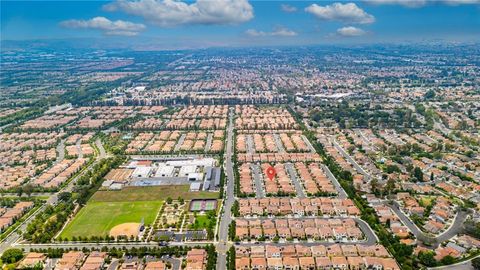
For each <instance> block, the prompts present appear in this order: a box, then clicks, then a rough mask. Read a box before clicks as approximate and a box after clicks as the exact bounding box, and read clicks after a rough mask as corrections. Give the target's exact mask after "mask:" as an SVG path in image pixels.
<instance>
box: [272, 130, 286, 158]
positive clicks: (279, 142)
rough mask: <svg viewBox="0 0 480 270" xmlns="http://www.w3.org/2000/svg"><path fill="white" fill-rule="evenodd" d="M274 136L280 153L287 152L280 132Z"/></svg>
mask: <svg viewBox="0 0 480 270" xmlns="http://www.w3.org/2000/svg"><path fill="white" fill-rule="evenodd" d="M273 138H274V139H275V145H276V146H277V149H278V152H279V153H285V152H286V151H285V147H283V143H282V140H281V139H280V135H278V133H274V134H273Z"/></svg>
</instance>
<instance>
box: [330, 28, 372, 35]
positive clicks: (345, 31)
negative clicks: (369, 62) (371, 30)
mask: <svg viewBox="0 0 480 270" xmlns="http://www.w3.org/2000/svg"><path fill="white" fill-rule="evenodd" d="M366 33H367V32H365V31H363V30H362V29H360V28H357V27H353V26H346V27H342V28H339V29H337V34H339V35H340V36H343V37H358V36H363V35H365V34H366Z"/></svg>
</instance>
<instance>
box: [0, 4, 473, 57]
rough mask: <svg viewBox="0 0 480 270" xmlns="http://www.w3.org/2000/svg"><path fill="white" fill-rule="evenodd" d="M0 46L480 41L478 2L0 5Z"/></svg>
mask: <svg viewBox="0 0 480 270" xmlns="http://www.w3.org/2000/svg"><path fill="white" fill-rule="evenodd" d="M0 3H1V7H0V8H1V18H0V22H1V28H0V29H1V32H0V38H1V40H2V41H3V40H34V39H35V40H37V39H78V38H82V39H92V40H94V39H95V40H102V41H104V42H110V41H111V42H119V41H121V42H123V43H131V44H143V45H144V46H148V45H149V44H151V43H154V44H157V45H158V44H160V45H161V46H165V47H179V48H180V47H212V46H255V45H311V44H337V43H340V44H344V43H346V44H349V43H352V44H353V43H359V44H360V43H362V44H363V43H405V42H407V43H408V42H437V41H446V42H479V41H480V0H362V1H273V0H270V1H252V0H193V1H181V0H114V1H51V2H47V1H18V0H15V1H13V0H12V1H4V0H1V2H0Z"/></svg>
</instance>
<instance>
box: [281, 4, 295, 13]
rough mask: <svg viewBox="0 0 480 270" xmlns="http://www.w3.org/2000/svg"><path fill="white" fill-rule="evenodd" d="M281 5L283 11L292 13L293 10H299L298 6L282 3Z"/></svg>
mask: <svg viewBox="0 0 480 270" xmlns="http://www.w3.org/2000/svg"><path fill="white" fill-rule="evenodd" d="M280 7H281V9H282V10H283V11H285V12H288V13H292V12H296V11H297V8H296V7H294V6H290V5H287V4H282V5H281V6H280Z"/></svg>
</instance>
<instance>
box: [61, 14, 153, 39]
mask: <svg viewBox="0 0 480 270" xmlns="http://www.w3.org/2000/svg"><path fill="white" fill-rule="evenodd" d="M60 25H61V26H63V27H67V28H83V29H97V30H101V31H103V33H104V34H106V35H116V36H135V35H137V34H138V33H139V32H140V31H143V30H145V25H143V24H140V23H132V22H128V21H122V20H118V21H111V20H109V19H107V18H105V17H95V18H92V19H90V20H68V21H63V22H61V23H60Z"/></svg>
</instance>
